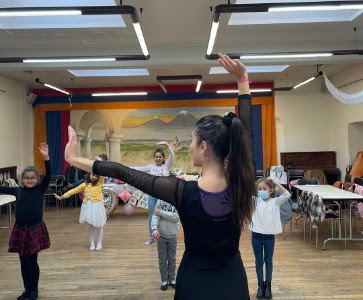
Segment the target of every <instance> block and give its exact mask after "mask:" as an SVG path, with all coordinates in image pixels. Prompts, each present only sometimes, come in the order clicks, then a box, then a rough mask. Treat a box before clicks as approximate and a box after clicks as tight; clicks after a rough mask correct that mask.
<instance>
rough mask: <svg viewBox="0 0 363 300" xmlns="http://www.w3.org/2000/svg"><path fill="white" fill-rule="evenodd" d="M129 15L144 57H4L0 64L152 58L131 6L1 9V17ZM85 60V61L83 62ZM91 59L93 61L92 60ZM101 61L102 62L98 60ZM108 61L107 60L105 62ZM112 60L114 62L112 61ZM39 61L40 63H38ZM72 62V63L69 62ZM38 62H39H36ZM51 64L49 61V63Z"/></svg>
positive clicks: (135, 55) (134, 55) (133, 55)
mask: <svg viewBox="0 0 363 300" xmlns="http://www.w3.org/2000/svg"><path fill="white" fill-rule="evenodd" d="M78 14H79V15H88V16H89V15H129V16H130V17H131V20H132V24H133V26H134V30H135V33H136V36H137V39H138V41H139V44H140V47H141V51H142V53H143V54H142V55H137V54H131V55H112V56H111V57H107V58H105V57H104V56H100V57H97V56H93V57H87V56H84V57H54V58H53V57H44V58H41V57H39V58H29V57H28V58H27V57H2V58H0V63H23V62H25V63H29V62H33V63H38V62H39V63H42V62H46V61H44V60H46V59H49V60H52V59H56V60H58V59H60V60H62V61H56V62H93V61H121V60H147V59H149V58H150V55H149V51H148V49H147V46H146V42H145V38H144V35H143V32H142V29H141V25H140V22H139V17H138V14H137V11H136V8H135V7H133V6H130V5H121V6H82V7H62V8H59V7H12V8H8V7H7V8H0V17H27V16H54V15H78ZM82 58H83V60H82ZM90 59H91V60H90ZM96 59H100V60H96ZM104 59H107V60H104ZM111 59H112V60H111ZM37 60H38V61H37ZM69 60H70V61H69ZM34 61H37V62H34ZM47 62H49V61H47Z"/></svg>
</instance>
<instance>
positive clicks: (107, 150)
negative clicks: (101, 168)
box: [105, 137, 110, 159]
mask: <svg viewBox="0 0 363 300" xmlns="http://www.w3.org/2000/svg"><path fill="white" fill-rule="evenodd" d="M105 153H106V155H107V157H108V159H110V144H109V142H108V140H107V138H106V137H105Z"/></svg>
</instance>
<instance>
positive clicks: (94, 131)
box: [72, 106, 234, 173]
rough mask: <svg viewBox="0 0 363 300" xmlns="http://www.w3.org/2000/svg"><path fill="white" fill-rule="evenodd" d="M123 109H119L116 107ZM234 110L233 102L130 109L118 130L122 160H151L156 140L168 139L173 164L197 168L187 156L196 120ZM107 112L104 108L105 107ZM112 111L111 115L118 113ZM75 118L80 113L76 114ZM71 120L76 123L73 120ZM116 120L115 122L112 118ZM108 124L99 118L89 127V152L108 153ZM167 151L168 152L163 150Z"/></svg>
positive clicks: (136, 163) (136, 162)
mask: <svg viewBox="0 0 363 300" xmlns="http://www.w3.org/2000/svg"><path fill="white" fill-rule="evenodd" d="M119 111H122V110H119ZM228 111H234V107H233V106H224V107H189V108H186V107H183V108H160V109H139V110H132V111H130V112H129V113H128V114H127V115H126V116H125V117H124V119H123V121H122V123H121V128H120V130H119V132H120V133H121V134H122V135H123V137H122V139H121V142H120V153H121V162H122V163H123V164H125V165H127V166H143V165H147V164H151V163H153V153H154V151H155V149H157V148H158V146H156V143H157V142H160V141H167V142H168V143H169V144H170V145H171V146H172V148H173V151H174V153H175V160H174V164H173V166H172V169H171V171H173V170H174V168H181V169H182V170H183V171H184V172H188V173H190V172H198V171H199V170H198V168H195V167H193V165H192V161H191V159H190V156H189V151H188V148H189V144H190V142H191V133H192V130H193V127H194V125H195V123H196V122H197V120H199V119H200V118H201V117H203V116H205V115H210V114H215V115H221V116H222V115H224V114H225V113H226V112H228ZM106 112H107V111H106ZM118 115H120V114H118V113H117V112H115V111H113V114H111V116H113V117H117V116H118ZM77 118H82V115H80V114H77ZM72 122H75V123H77V121H76V120H73V121H72ZM114 123H117V122H114ZM108 130H109V129H108V128H107V124H104V123H103V122H102V121H100V120H99V119H98V118H95V122H94V123H93V124H92V127H91V130H90V131H89V138H90V139H91V140H92V141H91V146H90V148H91V150H90V151H91V155H92V156H96V155H98V154H100V153H107V150H108V149H107V146H106V142H105V141H106V135H107V133H108ZM85 148H86V147H85V142H84V141H81V155H82V156H85ZM165 153H166V155H167V152H166V151H165Z"/></svg>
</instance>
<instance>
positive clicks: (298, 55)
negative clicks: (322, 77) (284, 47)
mask: <svg viewBox="0 0 363 300" xmlns="http://www.w3.org/2000/svg"><path fill="white" fill-rule="evenodd" d="M329 56H333V53H329V52H326V53H296V54H293V53H292V54H256V55H251V54H247V55H241V56H240V59H266V58H311V57H329Z"/></svg>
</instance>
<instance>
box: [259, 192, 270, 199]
mask: <svg viewBox="0 0 363 300" xmlns="http://www.w3.org/2000/svg"><path fill="white" fill-rule="evenodd" d="M257 195H258V197H260V198H262V200H266V199H268V198H270V193H269V191H258V193H257Z"/></svg>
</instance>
